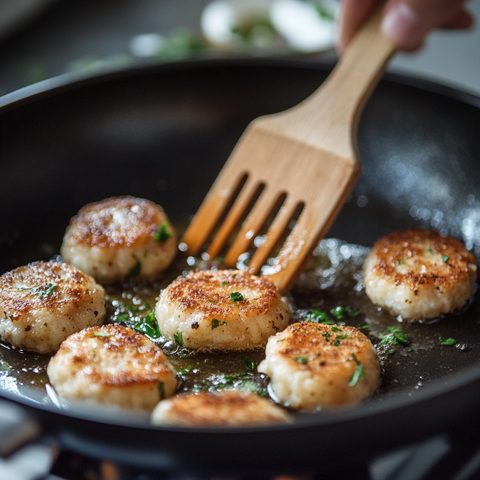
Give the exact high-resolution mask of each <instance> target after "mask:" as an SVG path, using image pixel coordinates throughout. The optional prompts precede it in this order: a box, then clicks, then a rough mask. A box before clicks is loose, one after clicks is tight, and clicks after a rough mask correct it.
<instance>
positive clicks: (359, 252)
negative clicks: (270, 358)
mask: <svg viewBox="0 0 480 480" xmlns="http://www.w3.org/2000/svg"><path fill="white" fill-rule="evenodd" d="M367 253H368V248H366V247H362V246H360V245H353V244H348V243H346V242H343V241H341V240H338V239H324V240H322V241H321V243H320V244H319V246H318V247H317V249H316V250H315V252H314V256H313V258H312V259H311V261H310V262H309V264H308V266H307V268H306V270H305V271H304V272H303V273H302V275H301V277H300V278H299V280H298V281H297V283H296V285H295V286H294V288H293V289H292V291H291V292H290V294H289V300H290V304H291V307H292V312H293V319H294V321H302V320H309V321H318V322H328V323H330V322H332V323H337V324H346V325H351V326H355V327H357V328H359V329H360V330H361V331H362V332H363V333H365V334H366V335H367V336H368V337H369V338H370V339H371V341H372V342H373V344H374V345H376V346H377V350H378V352H379V355H380V358H381V362H382V366H383V379H382V387H381V388H380V391H379V392H377V394H376V395H375V397H376V398H377V399H379V400H381V399H382V398H384V397H385V396H389V395H412V394H414V393H415V391H416V390H418V389H419V388H422V387H423V386H424V385H426V384H428V382H429V381H431V380H433V379H438V378H445V377H446V376H448V375H450V374H453V373H456V372H458V371H459V370H461V369H463V368H465V367H467V366H469V365H472V364H474V363H476V362H478V361H480V354H479V352H480V340H479V339H480V305H479V301H478V295H475V298H474V299H473V300H472V302H471V304H470V305H469V306H468V308H466V309H464V311H463V312H460V313H456V314H451V315H446V316H444V317H442V318H440V319H437V320H435V321H432V322H428V323H424V324H422V323H408V322H404V321H403V320H402V318H400V317H395V316H392V315H390V314H388V313H386V312H385V311H383V310H382V309H381V308H379V307H377V306H376V305H374V304H372V303H371V302H370V300H369V299H368V298H367V296H366V294H365V291H364V288H363V282H362V273H361V269H362V264H363V260H364V258H365V256H366V254H367ZM248 260H249V255H248V254H245V255H243V256H242V257H241V258H240V259H239V262H238V264H237V268H239V269H246V268H247V264H248ZM195 268H200V269H207V268H221V265H220V264H219V263H218V262H209V261H205V260H202V259H199V258H193V257H188V258H187V259H180V260H177V261H176V263H175V265H174V266H173V267H172V268H171V269H169V271H168V272H167V273H166V274H165V277H164V278H163V279H161V280H160V281H159V282H158V283H155V284H150V285H141V284H134V285H125V286H108V287H107V288H106V291H107V317H106V322H107V323H118V324H123V325H126V326H128V327H130V328H133V329H135V330H137V331H141V332H142V333H144V334H146V335H147V336H148V337H149V338H150V339H151V340H152V341H154V342H155V343H157V344H158V345H160V346H161V347H162V348H163V349H164V351H165V353H166V354H167V355H168V356H169V358H170V360H171V362H172V364H173V365H174V366H175V368H176V370H177V372H178V378H179V385H180V386H179V390H180V391H182V392H187V391H200V390H210V391H215V390H220V389H223V388H237V389H244V390H250V391H253V392H256V393H258V394H259V395H263V396H267V395H268V390H267V386H268V377H266V376H265V375H263V374H259V373H257V371H256V366H257V365H258V363H259V362H260V361H261V360H262V359H263V358H264V351H263V349H257V350H252V351H246V352H231V353H208V354H207V353H201V354H196V353H192V352H190V351H188V350H187V349H185V348H183V347H182V346H181V345H178V344H177V343H176V342H174V341H171V340H167V339H166V338H164V337H162V336H161V335H160V334H159V333H158V332H155V330H152V329H151V328H149V327H148V326H146V323H148V322H146V319H147V318H148V317H149V315H150V314H151V313H152V312H153V311H154V306H155V303H156V299H157V297H158V295H159V292H160V290H161V289H162V288H165V287H166V286H167V285H168V284H169V283H170V282H171V281H172V280H173V279H174V278H176V277H177V276H178V275H181V274H182V273H184V272H185V271H188V270H191V269H195ZM150 318H151V316H150ZM49 358H50V357H49V356H46V355H38V354H34V353H31V352H25V351H22V350H16V349H13V348H11V347H10V346H8V345H3V344H0V388H2V389H4V390H9V391H13V392H14V393H19V394H21V393H20V392H21V390H22V387H23V386H24V385H33V386H35V387H37V388H38V389H41V390H42V391H45V386H46V384H48V377H47V374H46V367H47V364H48V361H49Z"/></svg>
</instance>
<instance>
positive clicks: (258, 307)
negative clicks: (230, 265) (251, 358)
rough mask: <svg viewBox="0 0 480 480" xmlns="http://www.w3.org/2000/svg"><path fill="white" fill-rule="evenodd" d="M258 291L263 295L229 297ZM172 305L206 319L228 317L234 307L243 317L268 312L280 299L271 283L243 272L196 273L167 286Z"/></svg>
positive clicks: (190, 273)
mask: <svg viewBox="0 0 480 480" xmlns="http://www.w3.org/2000/svg"><path fill="white" fill-rule="evenodd" d="M255 289H258V291H259V292H261V295H259V296H258V297H255V298H252V297H251V296H247V295H245V296H244V299H243V300H241V301H236V302H233V301H232V299H231V297H230V294H231V293H233V292H243V291H248V290H255ZM168 297H169V299H170V301H171V302H175V305H176V306H177V307H179V308H180V309H182V310H183V311H193V310H195V311H197V312H202V313H203V314H204V316H205V317H211V318H225V317H229V316H231V315H232V307H234V308H236V309H238V313H239V314H240V315H242V316H244V317H248V316H251V315H262V314H266V313H268V312H269V310H270V309H271V307H272V305H274V304H275V303H276V302H277V301H278V300H279V298H280V295H279V293H278V291H277V289H276V287H275V285H274V284H273V283H272V282H270V281H269V280H267V279H265V278H262V277H256V276H254V275H251V274H249V273H247V272H243V271H240V270H220V271H218V272H215V271H211V270H210V271H206V272H202V271H194V272H189V273H188V274H187V276H186V277H179V278H177V279H176V280H175V281H173V282H172V283H171V284H170V286H169V287H168Z"/></svg>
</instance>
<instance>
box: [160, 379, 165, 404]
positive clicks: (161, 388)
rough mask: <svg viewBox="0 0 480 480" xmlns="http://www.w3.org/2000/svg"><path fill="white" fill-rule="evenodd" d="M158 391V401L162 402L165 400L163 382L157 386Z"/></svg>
mask: <svg viewBox="0 0 480 480" xmlns="http://www.w3.org/2000/svg"><path fill="white" fill-rule="evenodd" d="M158 389H159V390H160V400H163V399H165V398H166V395H165V383H164V382H160V383H159V384H158Z"/></svg>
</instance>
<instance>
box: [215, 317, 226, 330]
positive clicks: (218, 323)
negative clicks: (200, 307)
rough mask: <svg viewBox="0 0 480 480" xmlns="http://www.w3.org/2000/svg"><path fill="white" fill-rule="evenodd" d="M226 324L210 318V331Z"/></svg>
mask: <svg viewBox="0 0 480 480" xmlns="http://www.w3.org/2000/svg"><path fill="white" fill-rule="evenodd" d="M226 324H227V322H226V321H225V320H224V321H223V322H221V321H220V320H217V319H216V318H212V330H215V329H216V328H217V327H219V326H220V325H226Z"/></svg>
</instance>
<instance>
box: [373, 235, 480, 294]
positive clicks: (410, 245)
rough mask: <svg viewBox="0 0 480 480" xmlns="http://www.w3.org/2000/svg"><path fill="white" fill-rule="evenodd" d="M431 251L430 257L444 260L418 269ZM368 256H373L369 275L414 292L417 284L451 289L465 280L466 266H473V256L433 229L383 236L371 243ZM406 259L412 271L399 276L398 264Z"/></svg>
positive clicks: (468, 273) (474, 262) (458, 243)
mask: <svg viewBox="0 0 480 480" xmlns="http://www.w3.org/2000/svg"><path fill="white" fill-rule="evenodd" d="M428 249H431V254H433V255H436V256H440V255H441V256H443V257H445V258H447V257H448V261H447V262H444V261H442V260H440V261H436V262H435V263H429V265H428V269H427V271H426V272H423V273H422V272H421V271H420V269H421V268H422V265H424V262H423V261H422V257H425V255H426V254H427V253H428ZM372 253H374V254H375V257H376V258H375V264H374V267H373V273H375V272H378V273H380V274H382V275H384V276H385V277H389V278H390V280H391V281H393V282H394V283H395V284H396V285H399V284H402V285H404V286H407V287H410V288H412V289H415V287H417V286H419V285H426V284H430V285H434V286H435V287H438V288H439V289H448V288H451V287H452V286H453V285H454V284H456V283H457V282H459V281H467V280H468V277H469V276H470V275H471V272H470V269H469V265H472V264H474V265H476V259H475V256H474V255H473V254H472V253H471V252H469V251H468V250H467V249H466V248H465V246H464V245H463V244H462V243H461V242H460V241H459V240H457V239H455V238H453V237H450V236H443V235H441V234H440V233H438V232H435V231H433V230H426V229H419V228H412V229H408V230H404V231H402V232H395V233H391V234H389V235H386V236H384V237H382V238H381V239H379V240H378V241H377V242H375V244H374V246H373V250H372ZM406 259H407V260H408V261H409V262H412V263H413V267H414V268H413V269H409V271H408V272H405V273H403V272H402V273H400V272H398V271H397V267H398V265H400V264H401V263H402V261H405V260H406Z"/></svg>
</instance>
